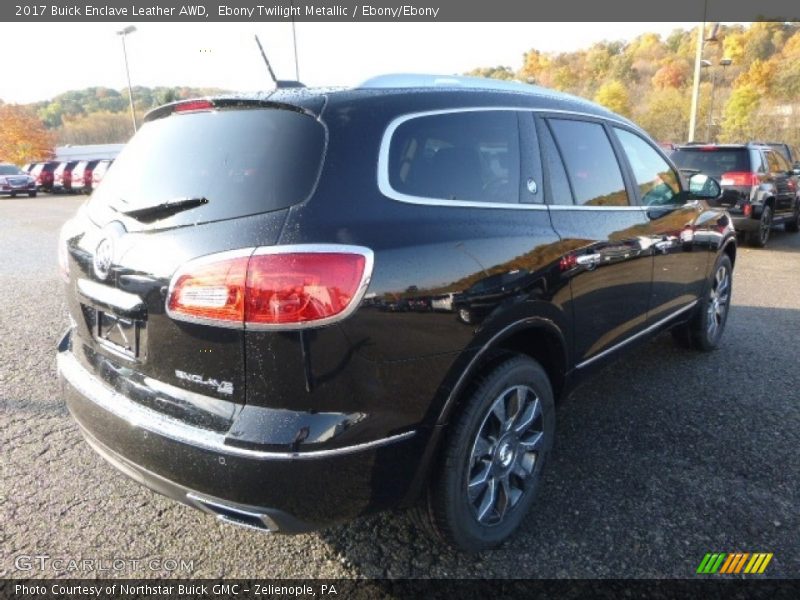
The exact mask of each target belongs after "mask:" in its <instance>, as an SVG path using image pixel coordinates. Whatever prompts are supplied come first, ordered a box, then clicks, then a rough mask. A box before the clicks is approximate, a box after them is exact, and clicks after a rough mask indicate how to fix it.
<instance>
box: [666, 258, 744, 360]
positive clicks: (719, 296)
mask: <svg viewBox="0 0 800 600" xmlns="http://www.w3.org/2000/svg"><path fill="white" fill-rule="evenodd" d="M732 290H733V266H732V265H731V259H730V258H729V257H728V255H727V254H723V255H722V256H720V258H719V259H718V260H717V264H716V265H715V266H714V271H713V273H712V275H711V281H710V282H709V285H708V290H707V291H706V293H705V295H704V296H703V298H702V300H701V301H700V302H699V303H698V306H697V311H696V312H695V314H694V316H693V317H692V319H691V321H689V322H688V323H686V324H684V325H680V326H678V327H676V328H674V329H673V330H672V336H673V337H674V338H675V340H676V341H677V342H678V343H679V344H680V345H681V346H684V347H687V348H694V349H696V350H701V351H703V352H710V351H711V350H714V349H715V348H716V347H717V346H718V345H719V342H720V339H722V333H723V332H724V331H725V325H726V323H727V322H728V313H729V312H730V304H731V292H732Z"/></svg>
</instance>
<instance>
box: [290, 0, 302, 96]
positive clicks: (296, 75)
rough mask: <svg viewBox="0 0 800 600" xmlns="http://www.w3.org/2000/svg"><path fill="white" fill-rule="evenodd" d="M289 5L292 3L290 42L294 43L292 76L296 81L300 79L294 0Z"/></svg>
mask: <svg viewBox="0 0 800 600" xmlns="http://www.w3.org/2000/svg"><path fill="white" fill-rule="evenodd" d="M291 5H292V43H293V44H294V78H295V80H296V81H300V64H299V62H298V60H297V30H296V29H295V22H294V0H292V2H291Z"/></svg>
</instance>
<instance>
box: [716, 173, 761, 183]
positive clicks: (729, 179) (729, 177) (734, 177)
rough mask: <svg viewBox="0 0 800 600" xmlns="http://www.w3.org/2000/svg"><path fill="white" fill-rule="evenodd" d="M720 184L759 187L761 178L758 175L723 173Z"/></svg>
mask: <svg viewBox="0 0 800 600" xmlns="http://www.w3.org/2000/svg"><path fill="white" fill-rule="evenodd" d="M719 182H720V184H722V185H759V184H760V183H761V177H760V176H759V174H758V173H750V172H748V171H742V172H739V171H734V172H731V173H723V174H722V177H720V179H719Z"/></svg>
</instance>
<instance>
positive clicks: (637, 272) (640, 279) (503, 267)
mask: <svg viewBox="0 0 800 600" xmlns="http://www.w3.org/2000/svg"><path fill="white" fill-rule="evenodd" d="M281 94H283V95H282V96H281ZM274 100H275V101H276V102H286V103H290V104H293V105H295V106H299V107H302V108H304V109H305V110H308V111H311V112H313V113H314V114H316V115H318V118H319V119H320V120H321V121H322V122H323V124H324V125H325V127H326V130H327V132H328V139H327V150H326V154H325V159H324V162H323V166H322V171H321V173H320V177H319V181H318V183H317V185H316V188H315V190H314V191H313V193H312V195H311V197H310V198H309V199H308V200H306V201H304V202H301V203H299V204H296V205H294V206H291V207H289V208H286V209H282V210H275V211H272V212H265V213H263V214H258V215H251V216H247V217H242V218H238V219H228V220H223V221H216V222H207V223H199V224H193V225H187V226H178V227H165V226H163V224H162V225H161V226H154V227H151V226H147V227H145V226H143V225H142V224H141V223H138V222H136V221H135V220H132V219H129V218H127V217H124V216H121V215H120V214H119V213H116V212H114V211H105V212H104V211H102V210H101V211H95V212H93V213H92V214H91V215H89V214H87V213H86V211H82V212H81V213H79V215H78V216H77V217H76V218H75V220H74V221H73V222H72V223H71V224H68V225H69V233H68V234H67V235H66V238H67V244H68V249H69V266H70V277H69V283H68V284H67V298H68V307H69V311H70V314H71V317H72V319H73V321H74V325H73V327H72V329H71V332H70V333H69V335H68V337H67V338H65V340H64V342H63V343H62V345H61V347H60V349H59V351H60V353H61V354H62V355H64V356H66V355H71V356H74V357H75V358H77V360H78V361H79V363H80V365H81V366H82V367H83V368H84V369H86V371H88V372H89V373H91V377H93V378H95V379H97V380H100V381H102V382H103V383H104V385H106V386H108V387H109V388H111V389H113V390H114V391H116V392H118V393H119V394H121V395H122V396H124V397H125V398H128V399H129V400H131V401H132V402H135V403H137V405H141V406H145V407H147V408H148V409H150V410H152V411H153V412H154V413H158V414H161V415H165V416H167V417H168V418H170V419H174V420H175V421H178V422H180V423H182V424H188V425H191V426H192V427H196V428H198V429H200V430H208V431H211V432H216V433H218V434H220V435H223V436H224V440H225V442H224V443H225V445H226V446H230V447H231V448H234V447H235V448H244V449H248V450H253V451H256V452H261V451H263V452H283V453H289V454H292V453H296V454H298V455H302V454H303V453H306V452H315V451H328V450H331V451H334V454H333V455H325V456H324V457H320V458H307V459H306V458H302V457H299V458H298V457H291V456H290V457H289V458H288V459H286V460H270V459H268V458H263V459H258V460H256V459H249V458H241V457H240V456H236V455H226V454H225V452H212V451H209V450H208V449H202V448H196V447H193V446H191V445H189V444H185V443H180V442H177V441H175V439H170V438H169V437H168V436H164V435H159V434H158V433H153V432H147V431H146V428H143V427H141V426H137V425H134V424H131V423H130V422H126V421H124V420H121V419H119V418H117V417H115V416H114V415H111V414H109V413H108V412H106V411H104V410H103V409H102V408H99V407H98V406H96V405H94V404H93V403H92V401H91V400H90V399H87V398H86V397H85V396H84V395H83V394H82V393H80V392H79V391H78V390H77V388H76V387H75V386H73V385H71V384H70V383H69V381H64V390H65V396H66V399H67V403H68V405H69V407H70V410H71V411H72V413H73V414H74V416H75V418H76V419H77V420H78V422H79V423H80V424H81V427H82V428H83V429H84V430H85V431H86V432H87V435H88V436H89V437H90V439H91V441H92V442H93V443H95V444H96V445H97V447H98V448H103V453H104V454H105V455H107V456H108V457H109V458H110V459H111V460H112V462H114V464H116V465H117V466H118V467H120V468H123V467H121V466H120V465H122V464H125V465H127V467H125V468H124V469H123V470H126V472H128V474H129V475H131V476H135V477H136V478H137V479H138V480H140V481H143V482H144V483H146V484H147V485H150V486H151V487H153V488H154V489H157V490H159V491H162V492H163V493H168V494H169V495H171V496H173V497H175V498H176V499H180V500H181V501H186V499H185V497H184V496H185V494H186V491H187V490H188V491H195V492H200V493H202V494H206V495H209V496H211V497H213V498H217V499H220V500H222V501H228V502H231V503H236V504H238V505H246V506H248V507H250V508H252V507H260V508H261V509H264V511H267V510H273V511H277V512H276V514H278V517H276V519H278V520H280V519H283V520H284V521H285V522H286V523H287V525H286V526H285V527H284V530H287V531H293V530H297V529H298V526H297V523H298V522H301V523H305V524H308V525H310V526H322V525H325V524H328V523H331V522H334V521H337V520H340V519H346V518H351V517H353V516H356V515H358V514H362V513H364V512H368V511H371V510H377V509H382V508H385V507H388V506H391V505H394V504H407V503H409V502H411V501H413V500H414V499H415V496H416V494H417V493H418V491H419V490H420V489H421V487H422V485H423V484H424V481H425V477H426V473H427V469H428V467H429V465H430V462H431V461H432V460H434V459H435V456H436V449H437V443H438V440H439V439H440V434H441V432H442V431H443V430H444V428H445V427H446V424H447V422H448V421H449V420H450V418H451V417H452V415H453V414H454V412H453V411H457V410H458V402H459V399H460V393H461V392H462V391H463V390H464V389H465V386H466V385H468V383H469V381H470V379H471V378H472V377H473V376H474V375H475V374H477V373H479V372H480V371H481V369H482V368H485V366H486V365H487V364H490V363H491V361H492V360H493V357H494V356H496V353H497V352H503V351H506V352H507V351H515V352H526V353H529V354H531V355H532V356H534V357H536V358H537V360H539V361H540V362H542V364H543V365H544V366H545V368H546V369H547V370H548V372H549V374H550V376H551V379H552V381H553V383H554V387H555V388H556V391H557V392H559V393H560V394H561V395H564V394H566V393H568V391H569V389H570V387H571V386H572V385H574V384H575V383H576V382H577V381H579V379H580V377H581V376H583V374H584V373H588V372H589V369H588V368H584V364H583V363H587V361H588V362H592V363H593V366H594V365H597V364H600V363H602V362H603V361H602V360H597V359H598V358H600V357H602V358H603V359H605V354H604V353H606V354H608V356H613V355H614V353H613V352H610V351H611V350H613V349H614V347H615V346H616V345H619V344H621V343H623V342H628V341H630V340H631V339H632V336H635V335H636V334H637V333H640V332H642V331H644V330H645V329H647V328H649V327H651V326H653V325H663V327H668V326H670V325H673V324H675V323H677V322H680V321H683V320H686V319H687V318H689V317H690V316H691V312H683V313H681V314H680V315H679V316H677V317H676V318H675V319H673V320H670V319H669V317H670V315H671V314H672V313H675V312H676V311H677V310H678V309H681V308H683V307H686V306H687V305H689V304H690V303H691V302H693V301H694V300H696V299H697V297H698V296H699V295H700V294H701V293H703V292H704V290H705V285H706V281H707V278H708V276H709V269H710V268H711V265H712V264H713V262H714V260H715V258H716V256H718V255H719V254H720V253H721V252H728V253H731V254H732V255H735V245H734V239H733V230H732V228H731V226H730V222H729V217H728V215H727V213H725V212H724V210H720V209H718V208H711V207H709V206H708V205H707V204H706V203H704V202H699V201H689V200H690V199H689V198H688V195H687V194H686V193H685V192H684V193H683V196H682V201H681V203H679V204H676V205H675V206H670V207H660V208H659V209H658V210H653V209H650V210H648V207H645V206H640V205H639V197H638V191H637V190H636V186H635V185H634V183H633V179H632V175H631V173H630V168H629V166H627V162H626V161H625V159H624V157H623V155H622V154H621V152H622V151H621V149H620V148H619V147H618V144H617V143H616V142H614V151H615V153H616V157H617V160H618V161H619V163H620V165H621V168H622V175H623V179H624V181H625V186H626V191H627V194H628V197H629V198H630V202H631V204H630V205H629V206H625V207H589V206H582V207H576V206H572V205H569V204H567V203H564V202H561V201H560V200H558V199H556V198H554V197H553V193H554V187H553V185H552V182H551V181H550V179H551V174H550V173H549V171H548V167H547V166H546V165H547V164H548V160H542V158H545V159H548V158H549V157H548V156H544V157H542V153H541V151H540V148H539V142H538V135H537V127H539V126H540V125H538V124H537V121H536V119H542V118H545V117H546V116H547V114H548V112H549V113H550V114H553V115H560V116H563V115H565V114H567V113H569V116H570V118H577V119H586V120H590V121H593V122H597V123H600V124H602V125H603V126H604V127H605V128H606V129H607V130H608V131H609V132H610V128H609V123H613V124H614V125H616V126H618V127H622V128H626V129H629V130H631V131H635V132H638V131H639V130H638V129H637V128H636V127H635V126H634V125H633V124H630V123H628V122H627V121H624V120H622V119H621V118H619V117H616V116H615V115H613V114H611V113H609V112H607V111H605V110H604V109H602V108H599V107H596V106H595V105H593V104H590V103H587V102H583V101H580V100H577V99H571V98H569V97H561V96H554V95H549V94H542V95H537V94H521V93H507V92H498V91H488V90H480V91H478V90H430V89H416V90H408V89H402V90H398V89H395V90H350V91H340V92H335V93H329V92H320V93H314V92H290V93H288V92H278V93H277V94H276V98H274ZM479 107H483V108H486V109H489V110H494V109H502V110H518V111H519V112H518V116H519V118H518V123H519V128H520V130H519V135H520V140H521V149H520V150H521V157H522V160H521V167H520V170H521V173H520V182H521V185H520V190H519V193H518V194H517V193H516V191H515V192H514V193H512V194H511V195H510V197H509V198H508V203H507V205H504V206H502V207H501V206H492V205H491V204H487V205H485V206H459V205H457V203H455V204H452V205H432V204H424V203H420V204H417V203H408V202H402V201H399V200H396V199H392V198H389V197H387V196H386V195H384V194H383V193H382V192H381V190H380V188H379V186H378V177H379V174H378V172H377V170H376V169H377V167H376V165H377V156H378V154H379V151H380V147H381V142H382V139H383V135H384V132H385V131H386V129H387V127H388V126H389V125H390V123H391V122H392V121H393V120H394V119H396V118H397V117H398V116H401V115H406V114H409V113H416V112H425V111H448V110H453V109H463V108H471V109H474V108H479ZM533 115H535V118H534V116H533ZM165 118H173V117H165ZM176 118H179V117H176ZM611 139H612V140H613V138H611ZM550 164H553V163H552V162H551V163H550ZM529 180H534V181H535V182H536V184H537V185H536V186H535V190H536V191H535V192H531V191H530V190H531V187H529V186H528V183H527V182H529ZM683 185H684V187H685V182H684V184H683ZM684 201H686V202H684ZM109 235H111V236H113V237H114V238H115V240H116V252H115V259H114V263H113V265H112V269H111V274H110V276H109V278H108V280H106V281H103V280H101V279H99V278H98V276H97V275H96V273H95V270H94V267H93V259H94V255H95V251H96V249H97V247H98V244H99V243H100V241H101V240H102V239H103V238H104V237H107V236H109ZM320 243H325V244H348V245H358V246H365V247H368V248H370V249H372V251H373V252H374V254H375V269H374V272H373V275H372V280H371V282H370V285H369V289H368V292H367V294H366V296H365V298H364V300H363V301H362V304H361V306H360V307H359V309H358V310H357V311H356V312H355V313H354V314H353V315H351V316H350V317H349V318H348V319H346V320H345V321H342V322H340V323H338V324H335V325H332V326H328V327H323V328H315V329H308V330H304V331H284V332H275V331H244V330H239V329H226V328H222V327H209V326H206V325H195V324H189V323H181V322H177V321H174V320H172V319H170V318H169V317H168V316H167V315H166V314H165V308H164V303H165V299H166V293H167V287H168V285H169V281H170V278H171V276H172V274H173V273H174V272H175V270H176V269H177V268H178V267H179V266H180V265H182V264H183V263H185V262H186V261H188V260H190V259H192V258H196V257H198V256H203V255H207V254H211V253H214V252H221V251H225V250H232V249H238V248H247V247H253V246H270V245H276V244H278V245H289V244H320ZM587 256H592V257H594V258H593V259H592V262H591V263H586V262H582V261H585V257H587ZM81 279H83V280H87V281H92V282H95V283H99V284H101V285H102V286H106V287H109V288H115V289H117V290H121V291H124V292H126V293H127V294H129V295H131V296H132V297H138V298H140V299H141V301H142V303H143V306H141V307H140V308H138V309H137V311H135V314H132V315H127V316H128V317H129V318H133V319H137V320H138V321H140V322H141V331H142V339H143V342H142V354H141V356H140V357H139V358H137V359H129V358H125V357H122V356H120V355H119V354H118V353H114V352H112V351H110V350H109V348H108V347H107V346H104V345H103V344H102V343H99V342H98V341H97V340H96V339H95V338H94V337H93V333H92V327H93V323H94V321H93V319H94V318H95V317H94V315H95V314H96V312H97V311H98V310H103V309H105V310H111V311H113V310H114V309H113V307H108V306H104V305H103V303H102V302H101V301H100V300H99V299H98V298H97V297H92V296H91V295H89V296H87V295H86V294H85V293H81V292H80V291H79V283H78V281H79V280H81ZM465 310H466V312H465ZM117 312H120V311H117ZM465 315H468V316H465ZM654 331H655V330H654ZM178 371H181V372H184V373H190V374H195V375H199V376H200V377H199V379H195V380H192V379H187V378H183V377H180V376H179V375H178V374H177V372H178ZM210 380H213V381H215V382H216V381H223V382H227V383H230V384H231V387H230V390H231V391H230V393H228V392H227V391H226V390H227V389H228V388H227V387H225V386H220V387H215V385H213V384H211V385H210V384H209V381H210ZM402 434H408V436H409V437H404V438H403V439H402V441H395V442H393V443H390V444H387V445H385V446H380V447H372V446H370V447H368V448H366V449H362V450H358V451H355V452H349V451H348V453H347V454H341V455H339V454H336V453H335V451H337V450H342V449H349V448H351V447H353V446H359V445H361V444H370V443H372V442H375V441H379V440H382V439H384V438H390V437H393V436H398V435H402ZM412 434H413V435H412ZM164 481H166V482H167V483H164ZM281 515H284V517H281ZM285 515H289V516H288V517H286V516H285Z"/></svg>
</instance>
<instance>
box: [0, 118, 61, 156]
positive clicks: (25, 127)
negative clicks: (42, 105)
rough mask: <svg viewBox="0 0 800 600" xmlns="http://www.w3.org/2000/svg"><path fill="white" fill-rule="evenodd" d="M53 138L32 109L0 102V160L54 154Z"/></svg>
mask: <svg viewBox="0 0 800 600" xmlns="http://www.w3.org/2000/svg"><path fill="white" fill-rule="evenodd" d="M54 142H55V138H54V136H53V134H52V132H50V131H48V130H47V129H45V127H44V124H43V123H42V121H41V120H40V119H39V118H38V117H37V116H36V113H34V112H33V111H32V110H31V109H29V108H27V107H24V106H19V105H16V104H1V105H0V161H8V162H12V163H17V164H22V163H25V162H30V161H33V160H43V159H46V158H51V157H52V156H53V145H54Z"/></svg>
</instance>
